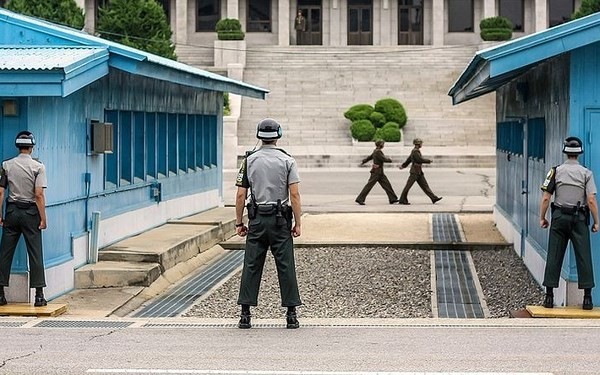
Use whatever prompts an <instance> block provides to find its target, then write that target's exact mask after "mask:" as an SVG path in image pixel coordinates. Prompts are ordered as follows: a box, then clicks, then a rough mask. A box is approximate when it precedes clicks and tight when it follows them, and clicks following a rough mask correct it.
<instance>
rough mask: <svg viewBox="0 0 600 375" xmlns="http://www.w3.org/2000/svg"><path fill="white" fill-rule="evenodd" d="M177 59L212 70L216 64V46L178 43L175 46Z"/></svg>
mask: <svg viewBox="0 0 600 375" xmlns="http://www.w3.org/2000/svg"><path fill="white" fill-rule="evenodd" d="M175 53H176V54H177V61H179V62H182V63H184V64H188V65H192V66H195V67H197V68H201V69H205V70H211V68H212V67H213V66H214V59H215V58H214V47H213V46H212V45H211V46H192V45H188V44H177V45H176V46H175Z"/></svg>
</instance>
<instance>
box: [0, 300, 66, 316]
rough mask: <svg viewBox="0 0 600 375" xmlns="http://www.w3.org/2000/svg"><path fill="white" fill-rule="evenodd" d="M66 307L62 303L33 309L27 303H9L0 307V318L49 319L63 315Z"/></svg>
mask: <svg viewBox="0 0 600 375" xmlns="http://www.w3.org/2000/svg"><path fill="white" fill-rule="evenodd" d="M66 311H67V305H66V304H64V303H49V304H48V305H47V306H41V307H35V306H33V305H32V304H29V303H9V304H8V305H4V306H0V316H2V315H5V316H37V317H49V316H50V317H51V316H58V315H61V314H64V313H65V312H66Z"/></svg>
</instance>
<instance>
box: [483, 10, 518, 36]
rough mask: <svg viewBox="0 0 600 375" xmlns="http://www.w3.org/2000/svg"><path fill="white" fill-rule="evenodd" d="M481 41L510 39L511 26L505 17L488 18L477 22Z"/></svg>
mask: <svg viewBox="0 0 600 375" xmlns="http://www.w3.org/2000/svg"><path fill="white" fill-rule="evenodd" d="M479 29H481V34H480V35H481V39H483V40H485V41H503V40H510V38H512V31H513V24H512V22H510V20H509V19H508V18H506V17H499V16H497V17H488V18H484V19H482V20H481V22H479Z"/></svg>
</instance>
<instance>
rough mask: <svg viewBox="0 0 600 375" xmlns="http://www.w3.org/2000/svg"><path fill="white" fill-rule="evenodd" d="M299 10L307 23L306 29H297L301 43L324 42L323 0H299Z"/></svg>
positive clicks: (297, 38) (298, 40) (297, 41)
mask: <svg viewBox="0 0 600 375" xmlns="http://www.w3.org/2000/svg"><path fill="white" fill-rule="evenodd" d="M298 11H300V12H301V13H302V16H303V17H304V19H305V22H306V25H305V27H304V31H297V33H296V43H297V44H299V45H321V44H323V17H322V14H323V11H322V4H321V0H298Z"/></svg>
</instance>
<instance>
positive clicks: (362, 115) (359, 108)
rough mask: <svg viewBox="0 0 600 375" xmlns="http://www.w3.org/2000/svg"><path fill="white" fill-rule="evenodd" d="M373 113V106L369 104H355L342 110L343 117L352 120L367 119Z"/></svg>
mask: <svg viewBox="0 0 600 375" xmlns="http://www.w3.org/2000/svg"><path fill="white" fill-rule="evenodd" d="M371 113H373V106H372V105H370V104H356V105H353V106H352V107H350V109H349V110H347V111H346V112H344V117H345V118H347V119H348V120H350V121H352V122H354V121H358V120H368V119H369V117H370V116H371Z"/></svg>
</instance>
